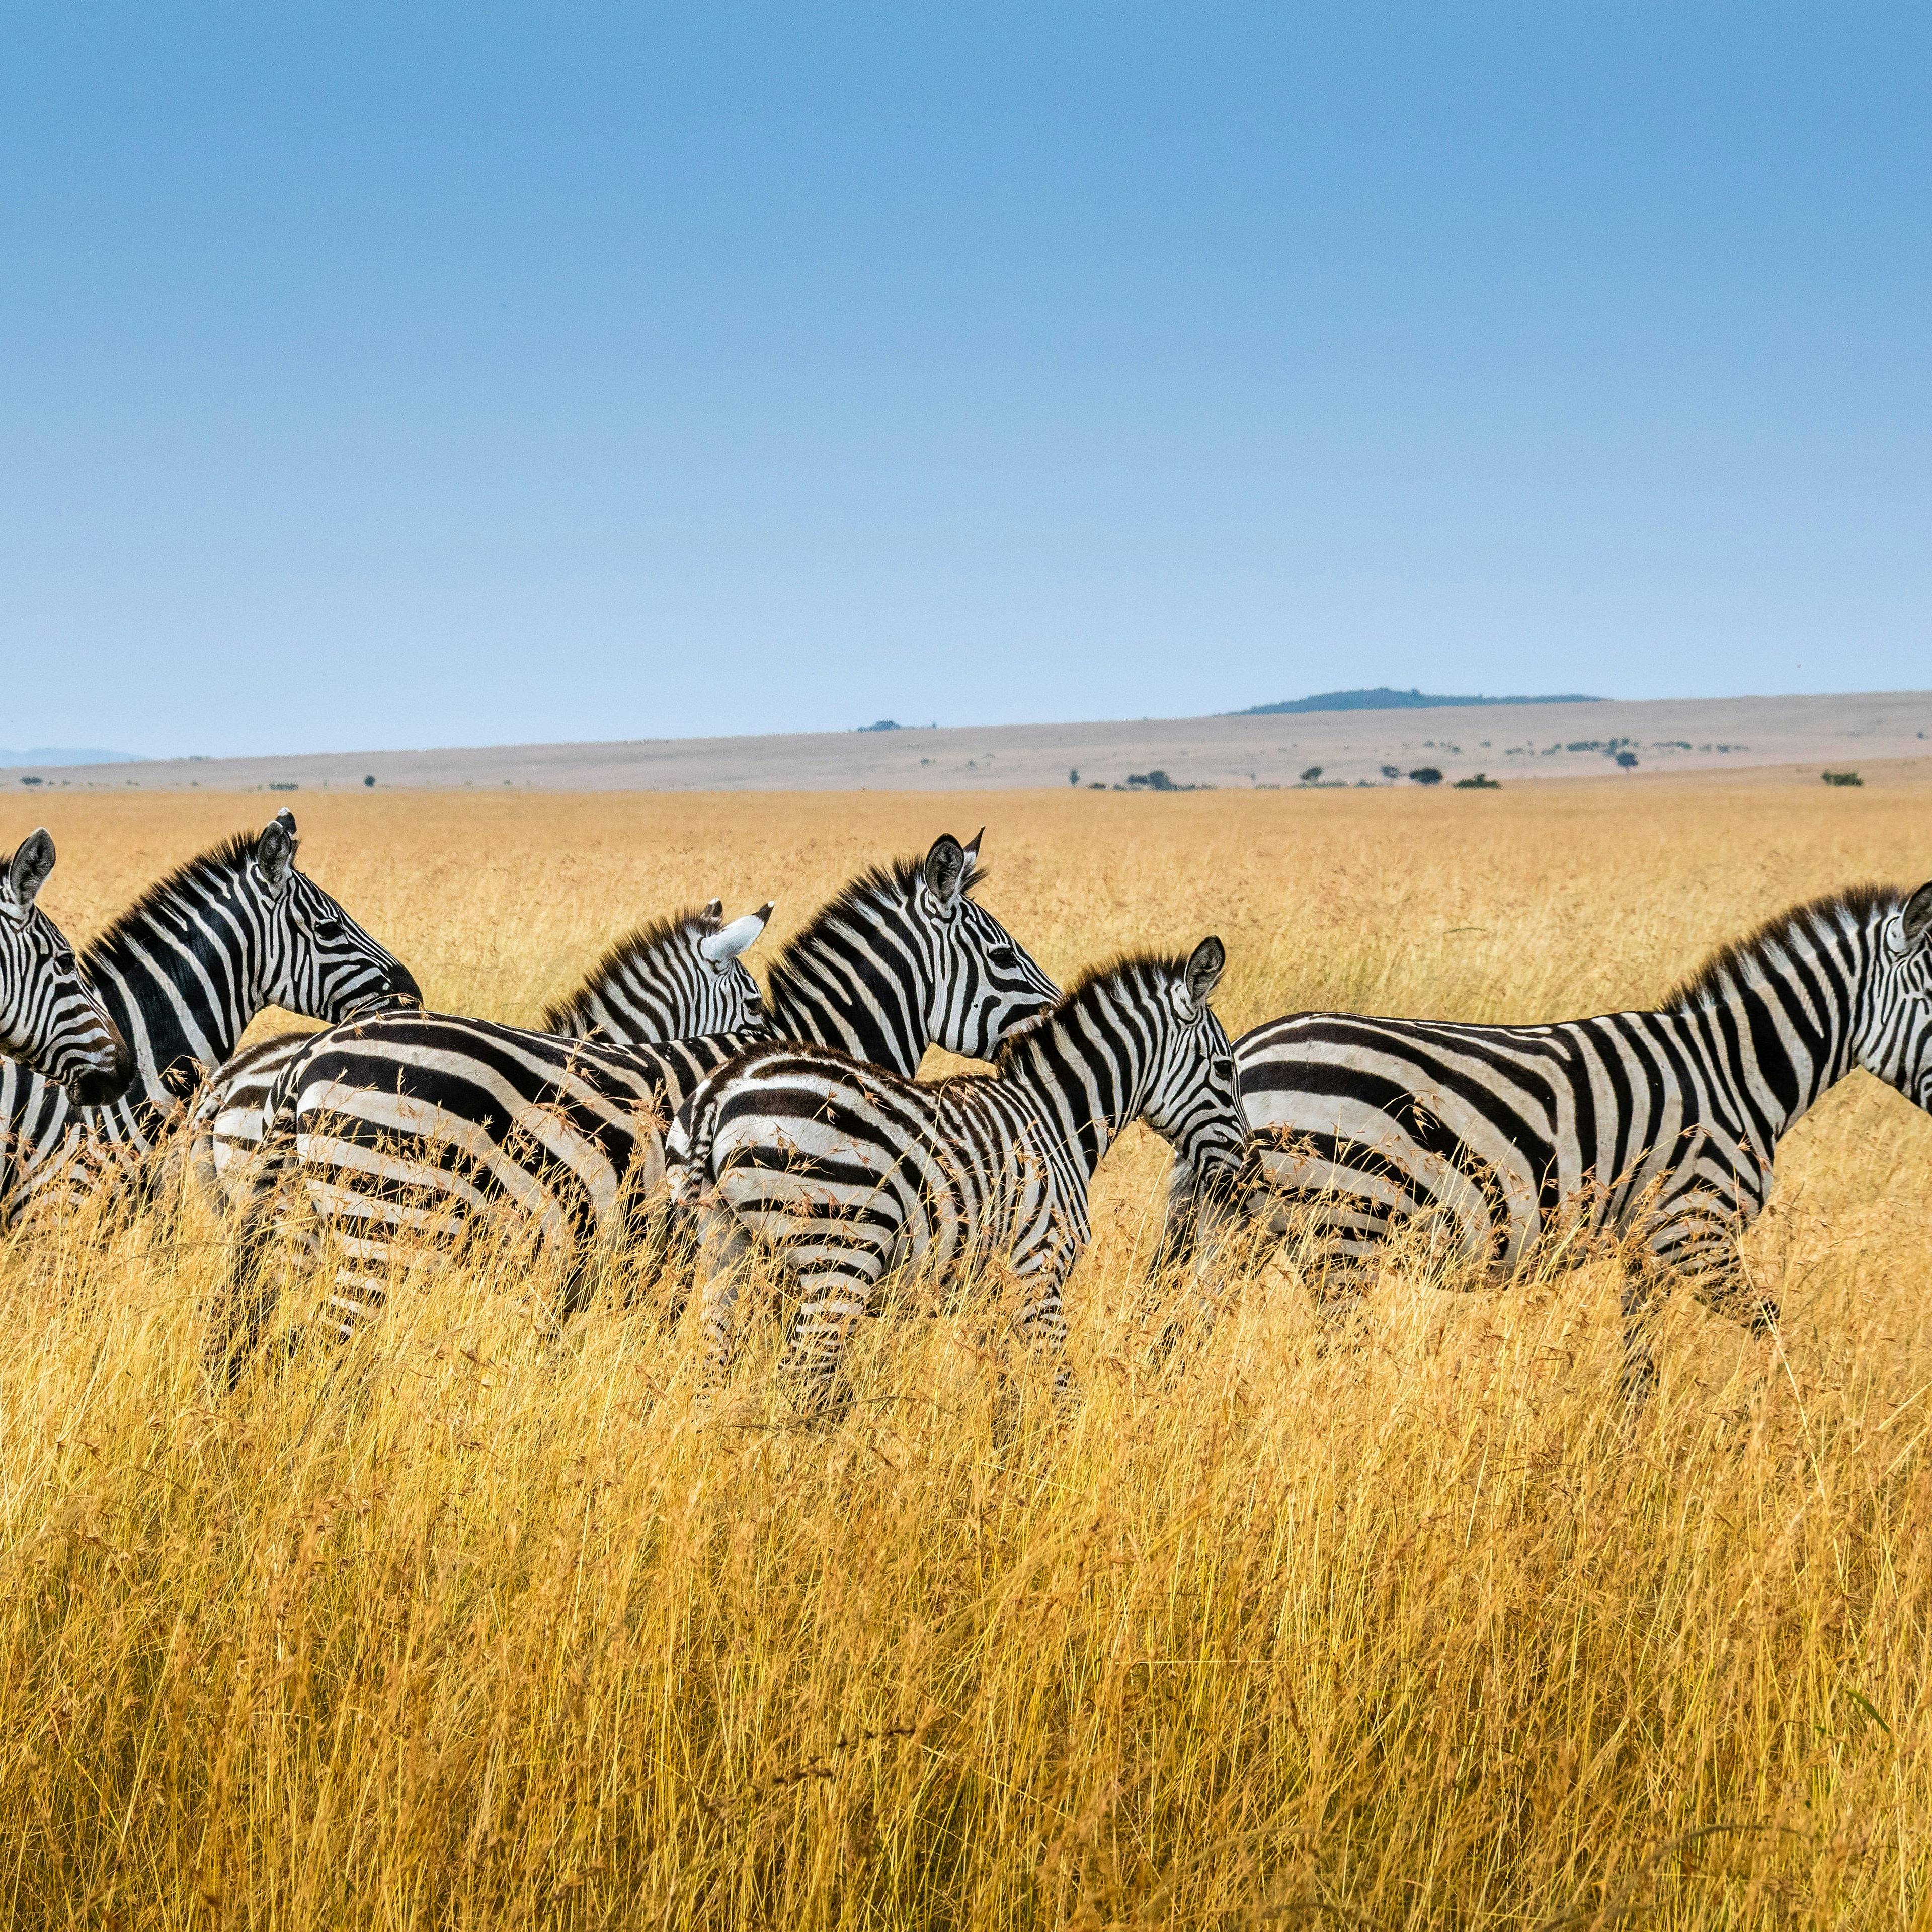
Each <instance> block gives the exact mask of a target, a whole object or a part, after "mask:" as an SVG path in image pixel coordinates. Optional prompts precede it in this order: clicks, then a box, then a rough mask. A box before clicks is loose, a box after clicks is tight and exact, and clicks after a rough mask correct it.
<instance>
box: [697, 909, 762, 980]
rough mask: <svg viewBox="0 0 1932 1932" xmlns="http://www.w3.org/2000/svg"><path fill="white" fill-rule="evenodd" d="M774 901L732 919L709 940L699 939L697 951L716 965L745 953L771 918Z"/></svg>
mask: <svg viewBox="0 0 1932 1932" xmlns="http://www.w3.org/2000/svg"><path fill="white" fill-rule="evenodd" d="M776 904H778V901H777V900H776V899H767V900H766V901H765V902H764V904H763V905H761V906H760V907H759V908H758V909H757V911H756V912H748V913H745V916H744V917H743V918H742V919H733V921H732V922H731V923H730V925H729V926H726V927H724V929H723V930H722V931H721V932H714V933H713V934H712V935H711V937H710V938H709V939H700V941H698V942H697V950H698V951H699V952H700V953H702V954H703V956H704V957H705V958H706V959H708V960H709V961H710V962H711V963H712V965H714V966H715V965H722V964H723V962H724V961H725V960H727V959H736V958H737V956H739V953H742V952H745V951H746V950H748V948H749V947H751V945H753V944H754V943H755V941H757V937H758V935H759V934H760V933H761V932H763V931H764V929H765V922H766V920H767V919H769V918H770V917H771V916H772V907H774V906H775V905H776Z"/></svg>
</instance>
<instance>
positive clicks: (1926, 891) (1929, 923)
mask: <svg viewBox="0 0 1932 1932" xmlns="http://www.w3.org/2000/svg"><path fill="white" fill-rule="evenodd" d="M51 862H52V861H51V860H49V863H51ZM1899 919H1900V923H1901V924H1902V925H1903V926H1904V928H1905V943H1906V945H1908V946H1923V945H1924V944H1925V942H1926V941H1927V938H1928V937H1932V883H1927V884H1925V885H1922V886H1920V887H1919V888H1918V891H1916V892H1914V893H1913V894H1912V896H1911V898H1909V899H1907V900H1906V902H1905V910H1904V911H1903V912H1902V913H1900V914H1899Z"/></svg>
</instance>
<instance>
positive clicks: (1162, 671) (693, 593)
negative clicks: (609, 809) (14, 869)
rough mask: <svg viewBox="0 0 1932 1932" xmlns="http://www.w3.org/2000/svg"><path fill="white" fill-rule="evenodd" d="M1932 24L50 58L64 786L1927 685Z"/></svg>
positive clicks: (31, 618)
mask: <svg viewBox="0 0 1932 1932" xmlns="http://www.w3.org/2000/svg"><path fill="white" fill-rule="evenodd" d="M1928 55H1932V13H1927V10H1925V9H1924V8H1923V7H1914V8H1907V7H1886V6H1854V7H1835V8H1822V7H1810V6H1806V7H1790V6H1781V5H1767V4H1763V0H1754V4H1752V5H1749V6H1742V5H1740V6H1735V7H1703V6H1698V5H1683V4H1673V5H1634V4H1628V0H1626V4H1623V5H1616V6H1612V5H1602V4H1590V0H1562V4H1558V0H1544V4H1540V5H1534V6H1532V5H1490V6H1484V7H1469V6H1457V5H1430V6H1427V7H1424V6H1420V5H1418V6H1413V7H1385V6H1377V5H1351V6H1349V7H1334V6H1332V5H1329V6H1323V7H1307V8H1299V7H1268V8H1245V7H1215V6H1211V5H1203V6H1198V7H1172V6H1162V7H1144V6H1140V5H1131V4H1110V5H1106V6H1078V5H1061V6H1057V7H1046V8H1043V7H1037V6H1028V7H998V6H988V5H974V6H971V7H958V6H953V7H943V8H942V7H925V6H919V5H903V4H902V5H894V6H892V7H880V8H877V9H876V10H868V9H863V8H856V7H838V6H835V5H826V4H823V0H821V4H820V5H814V6H812V7H796V8H789V9H777V8H771V7H734V6H731V5H712V6H706V7H701V8H700V7H684V8H676V9H672V8H664V7H647V6H643V5H637V4H631V5H625V6H623V7H609V8H605V7H598V6H595V5H581V6H573V7H552V8H546V9H542V10H538V9H536V8H534V7H532V8H527V9H526V8H501V7H499V8H492V7H487V6H480V5H478V6H466V7H461V8H457V7H449V8H446V9H424V8H419V7H411V6H409V5H398V4H393V0H392V4H388V5H384V6H383V7H380V8H359V7H354V6H351V5H341V4H336V5H329V6H327V7H320V6H312V7H300V8H295V7H287V8H284V7H277V8H265V7H239V6H237V7H232V8H227V9H220V10H217V9H204V8H197V7H191V6H171V7H165V8H163V7H126V6H121V5H113V4H104V5H83V6H77V7H42V8H37V9H28V10H19V11H17V13H15V15H14V16H13V19H12V20H11V23H10V27H9V41H8V49H7V60H6V62H5V64H4V66H0V180H4V183H5V187H4V191H0V261H4V263H5V270H4V272H0V676H4V679H5V691H6V695H7V715H6V716H5V720H4V723H0V737H4V739H5V741H6V742H8V743H10V744H13V745H62V744H78V745H113V746H116V747H118V748H123V749H125V750H129V751H139V752H143V753H148V754H187V753H193V752H201V753H206V754H236V753H245V752H250V751H263V752H272V751H300V750H323V749H352V748H365V747H368V748H377V747H401V746H410V745H457V744H487V743H502V742H527V741H547V740H568V739H611V738H633V737H652V736H684V735H691V734H703V735H709V734H712V733H739V732H765V731H774V730H820V729H823V730H839V729H844V728H847V727H852V726H854V725H857V724H865V723H869V722H871V721H872V720H874V719H875V718H881V717H892V718H898V719H899V720H900V721H902V722H907V723H916V724H926V723H930V722H935V721H936V722H939V723H941V724H990V723H1001V722H1009V721H1025V720H1055V719H1073V718H1123V717H1129V718H1137V717H1142V716H1149V717H1163V716H1186V715H1199V714H1201V713H1204V712H1223V711H1229V710H1235V709H1241V708H1243V707H1245V706H1249V705H1251V704H1256V703H1263V702H1266V701H1268V700H1274V699H1278V698H1283V697H1296V696H1301V695H1304V694H1307V693H1309V692H1311V691H1326V690H1331V689H1334V688H1342V687H1351V686H1358V685H1376V684H1391V685H1400V686H1403V687H1407V686H1411V685H1419V686H1421V688H1424V689H1427V690H1435V691H1452V692H1462V691H1490V692H1525V691H1527V692H1537V691H1590V692H1596V693H1601V694H1604V695H1608V696H1614V697H1676V696H1719V695H1724V694H1733V693H1739V692H1747V691H1749V692H1787V691H1856V690H1876V689H1898V688H1922V687H1925V686H1927V685H1932V624H1928V616H1927V613H1928V610H1932V540H1929V539H1932V460H1928V459H1932V434H1928V431H1932V407H1929V406H1932V356H1928V353H1927V343H1928V341H1932V313H1929V312H1928V302H1927V296H1928V293H1932V274H1929V273H1928V269H1932V220H1928V210H1932V165H1928V163H1932V116H1928V115H1927V112H1926V110H1925V106H1924V103H1925V101H1926V99H1927V86H1928V82H1932V60H1928Z"/></svg>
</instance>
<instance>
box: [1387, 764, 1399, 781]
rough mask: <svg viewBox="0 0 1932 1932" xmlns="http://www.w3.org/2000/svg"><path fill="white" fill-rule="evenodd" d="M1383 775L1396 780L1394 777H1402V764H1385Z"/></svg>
mask: <svg viewBox="0 0 1932 1932" xmlns="http://www.w3.org/2000/svg"><path fill="white" fill-rule="evenodd" d="M1382 776H1383V777H1384V778H1388V779H1391V780H1394V779H1396V778H1400V777H1401V776H1402V767H1401V766H1400V765H1385V766H1383V767H1382Z"/></svg>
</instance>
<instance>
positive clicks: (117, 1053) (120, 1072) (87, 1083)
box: [67, 1028, 134, 1107]
mask: <svg viewBox="0 0 1932 1932" xmlns="http://www.w3.org/2000/svg"><path fill="white" fill-rule="evenodd" d="M109 1033H110V1036H111V1037H112V1039H113V1043H114V1059H113V1064H112V1065H111V1066H109V1067H90V1068H89V1069H88V1070H87V1071H86V1073H77V1074H76V1075H75V1076H74V1078H73V1079H71V1080H70V1081H69V1082H68V1089H67V1091H68V1095H69V1097H71V1099H72V1100H73V1102H74V1105H75V1106H77V1107H105V1106H110V1104H111V1103H113V1102H114V1101H116V1100H119V1099H120V1097H121V1095H122V1094H124V1093H126V1092H127V1084H128V1082H130V1081H131V1080H132V1079H133V1077H134V1056H133V1054H132V1053H131V1052H129V1051H128V1047H127V1042H126V1041H125V1040H123V1039H122V1038H121V1034H120V1032H119V1030H118V1028H109Z"/></svg>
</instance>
